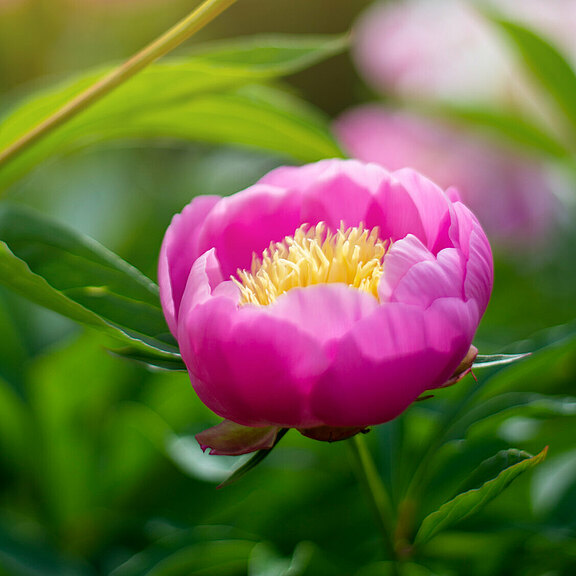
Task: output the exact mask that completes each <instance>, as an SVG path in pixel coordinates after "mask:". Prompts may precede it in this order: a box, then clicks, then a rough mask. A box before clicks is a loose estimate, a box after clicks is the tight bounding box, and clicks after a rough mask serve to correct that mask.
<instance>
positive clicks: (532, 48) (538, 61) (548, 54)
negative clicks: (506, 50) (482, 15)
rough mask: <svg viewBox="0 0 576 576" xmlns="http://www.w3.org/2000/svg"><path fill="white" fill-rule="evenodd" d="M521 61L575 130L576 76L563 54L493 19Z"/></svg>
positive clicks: (524, 31)
mask: <svg viewBox="0 0 576 576" xmlns="http://www.w3.org/2000/svg"><path fill="white" fill-rule="evenodd" d="M492 20H493V21H494V22H495V23H496V24H497V25H498V26H499V27H500V28H501V30H503V31H504V33H505V34H506V35H507V37H508V38H509V39H510V40H511V41H512V43H513V44H514V46H515V47H516V49H517V50H518V53H519V54H520V56H521V57H522V60H523V61H524V64H525V66H526V68H527V69H528V70H529V72H530V73H531V75H532V77H533V78H534V79H535V80H536V81H537V82H538V83H539V84H540V86H541V87H542V88H543V89H544V91H545V92H546V93H547V94H548V95H549V96H550V97H551V98H552V99H553V100H554V101H555V102H556V105H557V106H558V108H559V109H560V110H561V111H562V112H563V113H564V114H565V116H566V118H567V119H568V120H569V121H570V123H571V124H572V127H573V129H576V100H575V99H574V94H576V74H575V73H574V70H573V68H572V67H571V66H570V64H569V63H568V61H567V60H566V58H565V57H564V56H563V54H562V53H561V52H560V51H559V50H558V49H557V48H556V47H554V46H553V45H552V44H551V43H549V42H547V41H546V40H545V39H544V38H542V37H541V36H539V35H538V34H536V33H535V32H534V31H532V30H530V29H529V28H525V27H524V26H522V25H520V24H518V23H517V22H512V21H509V20H505V19H501V18H498V17H493V18H492Z"/></svg>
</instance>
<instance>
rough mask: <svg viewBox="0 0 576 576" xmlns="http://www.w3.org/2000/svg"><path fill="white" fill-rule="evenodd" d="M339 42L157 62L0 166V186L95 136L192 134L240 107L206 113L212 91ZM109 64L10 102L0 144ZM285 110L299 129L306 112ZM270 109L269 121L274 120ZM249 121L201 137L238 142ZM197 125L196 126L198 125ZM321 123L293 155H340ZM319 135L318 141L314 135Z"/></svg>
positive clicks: (267, 46) (246, 44) (275, 40)
mask: <svg viewBox="0 0 576 576" xmlns="http://www.w3.org/2000/svg"><path fill="white" fill-rule="evenodd" d="M344 47H345V42H344V40H343V39H342V38H341V37H334V36H325V37H322V36H312V37H306V36H284V37H282V36H279V37H266V38H257V37H251V38H248V39H247V40H238V41H236V42H227V43H226V44H216V45H215V46H213V47H205V48H204V49H202V50H201V51H197V53H196V55H195V56H191V57H189V58H186V59H180V60H171V61H170V60H167V61H162V62H160V63H156V64H154V65H152V66H150V67H148V68H147V69H146V70H144V71H143V72H141V73H140V74H139V75H137V76H136V77H134V78H132V79H131V80H130V81H128V82H126V83H125V84H124V85H122V86H121V87H119V88H118V89H116V90H115V91H113V92H112V93H110V94H109V95H107V96H106V97H104V98H103V99H102V100H101V101H99V102H97V103H96V104H94V105H93V106H91V107H90V108H89V109H87V110H85V111H84V112H82V113H80V114H79V115H78V116H77V117H76V118H74V119H73V120H71V121H70V122H68V123H67V124H65V125H64V126H62V127H60V128H58V129H57V130H55V131H54V132H53V133H51V134H50V135H49V136H47V137H46V138H44V139H43V140H41V141H39V142H38V143H36V144H35V145H34V146H32V147H31V148H30V149H28V150H27V151H26V152H24V153H23V154H22V155H21V156H19V157H17V158H14V159H13V160H12V161H11V162H9V163H8V164H7V165H5V166H4V167H3V168H1V169H0V187H1V186H7V185H9V184H10V183H11V182H13V181H15V180H17V179H18V178H20V177H21V176H23V175H25V174H26V173H27V172H29V171H30V170H31V169H32V168H34V167H35V166H36V165H37V164H39V163H40V162H42V161H44V160H45V159H47V158H49V157H51V156H54V155H62V154H67V153H70V152H72V151H75V150H78V149H81V148H84V147H86V146H90V145H94V144H97V143H102V142H106V141H110V140H115V139H118V138H123V139H126V138H162V139H166V138H168V139H174V138H177V139H196V138H198V132H200V133H202V132H205V131H206V129H207V126H208V127H209V124H207V123H206V122H205V121H204V119H203V116H202V114H204V113H207V114H210V113H212V114H223V117H224V119H225V118H226V116H234V115H236V114H238V108H237V104H236V105H235V103H234V102H230V104H229V106H230V108H231V111H230V112H228V111H227V107H226V105H225V103H223V102H222V101H219V103H217V104H216V105H215V107H214V106H213V110H212V112H211V111H210V105H209V101H210V95H213V96H218V95H222V94H226V93H228V92H230V91H231V92H232V94H234V89H236V88H238V87H241V86H243V85H245V84H249V83H254V82H262V81H266V80H269V79H272V78H275V77H278V76H281V75H286V74H290V73H293V72H296V71H298V70H301V69H302V68H305V67H307V66H310V65H312V64H314V63H316V62H319V61H320V60H323V59H325V58H328V57H329V56H332V55H334V54H336V53H338V52H341V51H342V50H343V49H344ZM111 69H112V68H111V67H107V68H100V69H98V70H91V71H89V72H87V73H85V74H83V75H82V76H80V77H77V78H75V79H73V80H70V81H67V82H65V83H63V84H62V85H59V86H56V87H55V88H50V89H48V90H46V91H44V92H42V93H40V94H37V95H34V96H32V97H31V98H30V99H29V100H27V101H26V102H24V103H23V104H21V105H20V106H18V107H16V108H15V109H14V110H13V111H12V112H11V113H9V114H8V115H7V116H5V117H4V118H3V119H2V121H1V125H2V129H1V130H0V149H3V148H5V147H7V146H9V145H10V144H11V143H13V142H14V141H16V140H17V139H18V138H20V137H21V136H22V135H24V134H25V133H27V132H28V131H29V130H31V129H32V128H33V127H34V126H36V125H37V124H38V123H39V122H41V121H42V120H44V119H45V118H47V117H48V116H50V115H51V114H53V113H54V112H55V111H57V110H58V109H59V108H61V107H62V106H63V105H64V104H65V103H66V102H68V101H69V100H71V99H72V98H73V97H75V96H76V95H78V94H79V93H80V92H82V91H83V90H85V89H86V88H87V87H88V86H90V85H91V84H93V83H94V82H95V81H97V80H98V79H99V78H101V77H102V76H104V75H105V74H106V73H107V72H109V71H110V70H111ZM293 100H294V99H293ZM255 105H256V103H255V102H253V106H255ZM262 108H263V114H265V115H267V118H266V120H270V115H271V114H272V112H271V111H270V110H269V109H268V108H267V106H266V105H265V103H262ZM241 113H242V112H240V114H241ZM291 114H292V117H289V116H286V114H284V119H283V123H284V125H286V124H290V122H294V123H295V124H296V125H297V126H296V129H297V130H301V131H302V130H305V128H306V126H307V125H308V122H309V114H304V115H303V117H302V118H299V117H296V118H294V116H295V115H296V114H297V111H296V110H295V109H294V107H292V110H291ZM272 116H273V118H272V120H273V121H277V120H278V118H276V117H275V116H274V115H273V114H272ZM278 116H279V117H280V116H282V114H278ZM210 121H211V120H210ZM249 122H250V120H249V119H248V120H247V122H245V123H243V124H242V126H241V127H240V128H239V130H240V132H239V133H237V131H235V130H228V131H224V132H222V129H220V131H219V132H218V130H217V133H218V137H216V136H213V137H212V138H211V139H210V138H204V139H209V140H210V141H218V142H220V141H223V142H236V143H238V142H240V143H246V142H243V140H244V134H243V131H244V130H245V129H246V126H247V125H248V124H249ZM196 124H199V125H200V126H199V128H198V129H196V128H195V125H196ZM325 124H326V125H325V126H324V127H323V128H322V129H321V128H319V127H318V126H316V127H312V126H310V135H309V136H310V140H311V141H310V142H309V143H306V141H305V138H304V139H302V140H303V142H302V145H304V150H302V152H301V153H300V155H297V156H296V158H298V159H306V160H308V159H310V160H312V159H317V158H318V157H323V156H328V155H338V154H339V150H338V147H337V146H336V144H335V143H334V141H333V140H332V139H331V136H330V135H329V131H328V128H327V123H325ZM267 127H268V129H269V131H270V132H271V133H272V134H274V133H275V131H276V128H275V124H274V122H272V123H271V124H268V126H267ZM285 128H286V126H284V128H283V129H285ZM231 132H232V134H231ZM320 132H321V133H322V138H320V136H319V133H320ZM319 138H320V139H321V140H323V144H318V142H316V141H317V140H318V139H319ZM201 139H202V138H201ZM248 139H249V140H250V139H251V140H252V142H247V143H248V144H251V145H256V146H259V147H261V148H267V146H268V145H269V139H266V138H264V131H263V130H262V129H261V130H260V132H259V136H252V137H251V138H248ZM277 140H279V138H278V137H277ZM298 145H299V143H294V144H290V143H288V142H287V143H286V145H285V146H284V147H282V146H281V145H280V144H279V143H276V144H275V145H274V146H272V147H271V148H270V149H272V150H274V151H280V152H283V153H285V154H288V155H292V154H293V153H294V152H295V151H297V150H298ZM278 148H280V150H278Z"/></svg>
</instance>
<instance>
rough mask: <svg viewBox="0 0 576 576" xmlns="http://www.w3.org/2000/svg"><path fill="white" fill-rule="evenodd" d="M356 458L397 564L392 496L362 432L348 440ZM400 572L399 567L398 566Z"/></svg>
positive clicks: (384, 536)
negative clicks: (379, 472)
mask: <svg viewBox="0 0 576 576" xmlns="http://www.w3.org/2000/svg"><path fill="white" fill-rule="evenodd" d="M348 446H350V449H351V453H352V456H353V458H354V464H355V466H354V470H355V471H356V473H357V474H358V477H359V479H360V481H361V482H362V484H363V485H364V487H365V489H366V491H367V493H368V495H369V497H370V500H371V504H372V506H373V509H374V512H375V513H376V520H377V522H378V525H379V527H380V530H381V531H382V536H383V538H384V545H385V547H386V552H387V554H388V556H389V559H390V560H392V561H393V562H394V565H395V566H396V560H397V554H396V549H395V545H394V510H393V507H392V501H391V500H390V496H389V495H388V492H387V491H386V488H385V487H384V484H383V483H382V480H381V478H380V476H379V474H378V471H377V470H376V465H375V464H374V460H373V459H372V456H371V454H370V451H369V450H368V447H367V446H366V440H365V439H364V436H363V435H362V434H356V435H355V436H353V437H352V438H351V439H350V442H348ZM396 571H397V572H398V568H397V567H396Z"/></svg>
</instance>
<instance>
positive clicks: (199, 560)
mask: <svg viewBox="0 0 576 576" xmlns="http://www.w3.org/2000/svg"><path fill="white" fill-rule="evenodd" d="M255 546H257V543H256V542H254V541H251V540H246V539H242V538H240V537H234V530H232V529H231V528H229V527H225V526H211V527H203V528H195V529H193V530H178V531H176V530H174V531H173V533H168V534H167V535H166V536H164V537H163V538H160V539H159V540H157V541H156V542H155V543H154V544H153V545H151V546H150V547H149V548H147V549H146V550H144V551H143V552H140V553H139V554H137V555H135V556H133V557H132V558H130V559H129V560H128V561H126V562H124V563H123V564H122V565H121V566H119V567H118V568H116V569H115V570H113V571H112V572H111V573H110V576H195V575H198V576H245V575H246V574H247V573H248V563H249V559H250V556H251V554H252V551H253V550H254V547H255Z"/></svg>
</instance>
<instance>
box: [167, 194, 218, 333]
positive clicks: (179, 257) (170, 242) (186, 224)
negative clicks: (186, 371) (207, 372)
mask: <svg viewBox="0 0 576 576" xmlns="http://www.w3.org/2000/svg"><path fill="white" fill-rule="evenodd" d="M219 201H220V198H219V197H218V196H198V197H197V198H194V200H192V202H191V203H190V204H188V206H186V207H185V208H184V210H182V212H181V213H180V214H176V216H174V218H173V219H172V222H171V224H170V226H169V227H168V230H167V231H166V235H165V236H164V240H163V242H162V248H161V250H160V259H159V262H158V284H159V286H160V301H161V302H162V309H163V310H164V315H165V317H166V321H167V323H168V327H169V328H170V331H171V332H172V334H173V335H174V336H176V334H177V331H178V328H177V326H178V310H179V308H180V301H181V300H182V295H183V294H184V288H185V287H186V282H187V281H188V275H189V274H190V269H191V268H192V264H193V263H194V261H195V260H196V258H197V257H198V256H199V255H200V254H201V252H199V250H198V237H199V235H200V230H201V226H202V223H203V222H204V219H205V218H206V216H207V214H208V213H209V212H210V210H212V208H214V206H215V205H216V204H217V203H218V202H219Z"/></svg>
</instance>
